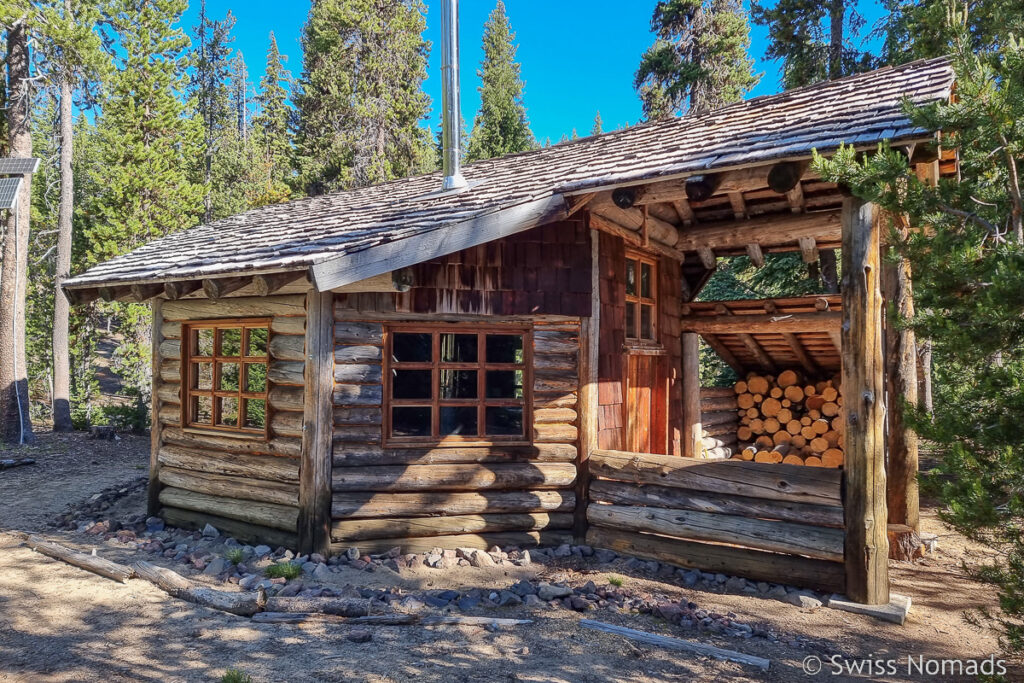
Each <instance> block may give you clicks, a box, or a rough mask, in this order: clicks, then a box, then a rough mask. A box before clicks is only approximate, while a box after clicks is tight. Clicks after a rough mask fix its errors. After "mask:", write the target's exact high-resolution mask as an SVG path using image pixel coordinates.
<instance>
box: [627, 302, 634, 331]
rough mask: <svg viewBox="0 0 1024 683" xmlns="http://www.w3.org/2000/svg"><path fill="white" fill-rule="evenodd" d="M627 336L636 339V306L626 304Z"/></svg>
mask: <svg viewBox="0 0 1024 683" xmlns="http://www.w3.org/2000/svg"><path fill="white" fill-rule="evenodd" d="M626 336H627V337H629V338H630V339H636V304H626Z"/></svg>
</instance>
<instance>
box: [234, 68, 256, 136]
mask: <svg viewBox="0 0 1024 683" xmlns="http://www.w3.org/2000/svg"><path fill="white" fill-rule="evenodd" d="M228 74H229V75H228V105H229V106H228V109H229V111H230V112H231V116H232V117H233V118H234V121H235V129H236V131H237V133H238V137H239V138H241V139H242V140H248V139H249V124H250V122H251V120H252V112H251V111H250V102H251V100H250V97H249V95H250V92H251V90H252V86H251V84H250V83H249V67H248V66H246V64H245V56H244V55H243V54H242V51H241V50H238V51H237V52H235V56H234V57H232V58H231V62H230V63H229V65H228Z"/></svg>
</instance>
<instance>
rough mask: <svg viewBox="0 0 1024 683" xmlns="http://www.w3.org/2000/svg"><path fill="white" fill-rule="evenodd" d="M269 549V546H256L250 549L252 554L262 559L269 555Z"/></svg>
mask: <svg viewBox="0 0 1024 683" xmlns="http://www.w3.org/2000/svg"><path fill="white" fill-rule="evenodd" d="M271 550H272V549H271V547H270V546H269V545H258V546H256V547H255V548H253V549H252V554H253V555H255V556H256V557H263V556H264V555H269V554H270V553H271Z"/></svg>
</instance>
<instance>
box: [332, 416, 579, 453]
mask: <svg viewBox="0 0 1024 683" xmlns="http://www.w3.org/2000/svg"><path fill="white" fill-rule="evenodd" d="M337 410H341V409H335V411H336V412H337ZM575 459H576V446H574V445H572V444H562V443H539V444H534V445H532V446H478V447H461V448H388V449H384V448H382V447H380V446H362V447H356V446H351V447H348V448H343V449H335V451H334V466H335V467H366V466H368V465H456V464H460V463H514V462H532V461H536V462H573V461H574V460H575Z"/></svg>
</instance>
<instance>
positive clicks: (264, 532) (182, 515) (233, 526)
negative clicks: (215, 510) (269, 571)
mask: <svg viewBox="0 0 1024 683" xmlns="http://www.w3.org/2000/svg"><path fill="white" fill-rule="evenodd" d="M159 517H161V518H162V519H163V520H164V521H165V522H167V524H169V525H171V526H176V527H181V528H182V529H203V528H204V527H205V526H206V525H207V524H209V525H211V526H213V527H215V528H216V529H217V530H218V531H220V532H221V533H223V534H225V535H227V536H233V537H234V538H236V539H238V540H239V541H244V542H246V543H249V544H251V545H257V544H260V543H266V544H267V545H269V546H272V547H277V546H282V547H285V548H296V547H298V536H297V535H296V534H295V533H289V532H286V531H282V530H280V529H271V528H270V527H265V526H259V525H258V524H249V523H248V522H243V521H241V520H237V519H230V518H228V517H220V516H218V515H213V514H210V513H209V512H195V511H193V510H184V509H181V508H172V507H165V508H161V509H160V511H159Z"/></svg>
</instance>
